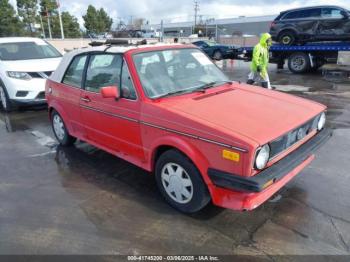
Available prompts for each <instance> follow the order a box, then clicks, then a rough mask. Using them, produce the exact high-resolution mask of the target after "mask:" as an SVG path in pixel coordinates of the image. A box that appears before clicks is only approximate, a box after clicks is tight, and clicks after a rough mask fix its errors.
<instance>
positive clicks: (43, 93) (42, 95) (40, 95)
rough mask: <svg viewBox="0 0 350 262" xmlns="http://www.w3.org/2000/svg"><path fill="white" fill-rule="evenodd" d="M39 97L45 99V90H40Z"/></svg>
mask: <svg viewBox="0 0 350 262" xmlns="http://www.w3.org/2000/svg"><path fill="white" fill-rule="evenodd" d="M36 98H37V99H45V92H40V93H39V94H38V95H37V96H36Z"/></svg>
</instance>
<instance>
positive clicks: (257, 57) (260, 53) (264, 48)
mask: <svg viewBox="0 0 350 262" xmlns="http://www.w3.org/2000/svg"><path fill="white" fill-rule="evenodd" d="M268 39H271V35H270V34H269V33H264V34H262V36H261V38H260V43H259V44H257V45H256V46H255V47H254V50H253V59H252V64H251V67H250V68H251V70H252V71H253V72H255V73H256V72H257V71H258V66H260V69H261V73H260V74H261V76H262V77H263V78H265V77H266V76H267V69H268V65H269V46H268V44H267V40H268Z"/></svg>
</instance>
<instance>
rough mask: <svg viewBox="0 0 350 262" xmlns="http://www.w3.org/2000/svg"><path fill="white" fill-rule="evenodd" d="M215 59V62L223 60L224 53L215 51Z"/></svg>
mask: <svg viewBox="0 0 350 262" xmlns="http://www.w3.org/2000/svg"><path fill="white" fill-rule="evenodd" d="M213 59H214V60H217V61H219V60H222V53H221V51H220V50H216V51H214V53H213Z"/></svg>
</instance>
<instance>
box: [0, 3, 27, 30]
mask: <svg viewBox="0 0 350 262" xmlns="http://www.w3.org/2000/svg"><path fill="white" fill-rule="evenodd" d="M20 35H23V24H22V23H21V21H20V20H19V19H18V17H17V15H16V12H15V9H14V8H13V6H12V5H11V4H10V3H9V1H8V0H0V36H20Z"/></svg>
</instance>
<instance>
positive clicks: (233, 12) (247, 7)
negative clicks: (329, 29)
mask: <svg viewBox="0 0 350 262" xmlns="http://www.w3.org/2000/svg"><path fill="white" fill-rule="evenodd" d="M10 1H11V2H12V3H13V4H15V1H16V0H10ZM198 2H199V9H200V10H199V15H203V18H204V19H206V18H231V17H238V16H260V15H273V14H278V13H279V12H281V11H283V10H286V9H290V8H294V7H302V6H312V5H320V4H332V5H340V6H343V7H348V9H350V0H331V1H330V0H198ZM60 3H61V9H62V11H69V12H70V13H71V14H73V15H75V16H76V17H77V18H78V19H79V22H80V24H83V20H82V18H81V16H82V15H84V14H85V12H86V9H87V6H88V5H89V4H92V5H94V6H96V7H99V8H100V7H103V8H105V9H106V10H107V12H108V13H109V15H110V16H111V17H112V18H113V21H114V23H118V21H119V19H123V20H124V21H125V22H128V21H130V16H132V17H133V18H140V17H142V18H145V19H146V20H149V21H150V23H151V24H154V23H159V22H160V20H161V19H163V20H164V21H165V22H179V21H188V20H193V18H194V2H193V0H99V1H96V0H95V1H94V0H60Z"/></svg>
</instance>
